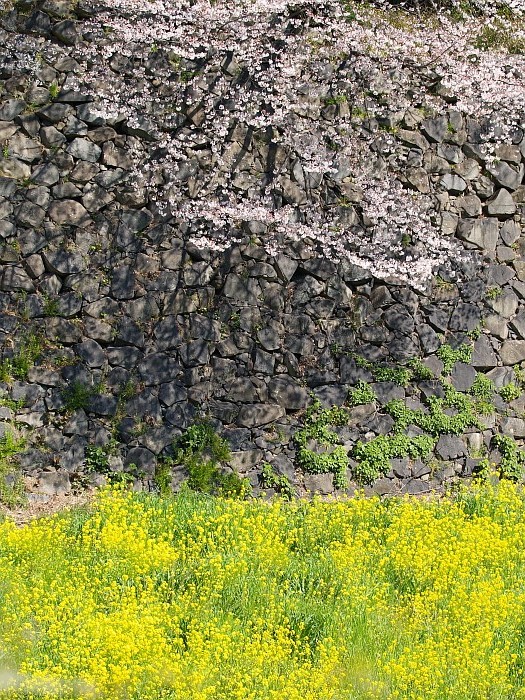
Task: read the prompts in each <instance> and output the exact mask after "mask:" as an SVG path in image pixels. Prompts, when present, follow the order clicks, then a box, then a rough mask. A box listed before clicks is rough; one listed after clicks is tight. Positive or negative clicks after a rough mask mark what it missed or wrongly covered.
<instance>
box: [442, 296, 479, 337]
mask: <svg viewBox="0 0 525 700" xmlns="http://www.w3.org/2000/svg"><path fill="white" fill-rule="evenodd" d="M480 320H481V314H480V310H479V309H478V307H477V306H476V305H475V304H464V303H461V302H460V303H459V304H457V306H456V307H455V309H454V311H453V312H452V315H451V317H450V321H449V324H448V326H449V328H450V330H451V331H463V332H464V333H468V332H469V331H473V330H474V329H475V328H477V327H478V326H479V322H480Z"/></svg>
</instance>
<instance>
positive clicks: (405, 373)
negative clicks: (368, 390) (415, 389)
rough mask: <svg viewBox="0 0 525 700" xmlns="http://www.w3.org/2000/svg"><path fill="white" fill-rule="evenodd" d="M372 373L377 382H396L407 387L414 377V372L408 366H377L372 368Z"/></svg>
mask: <svg viewBox="0 0 525 700" xmlns="http://www.w3.org/2000/svg"><path fill="white" fill-rule="evenodd" d="M372 374H373V375H374V379H375V380H376V381H377V382H394V384H399V385H400V386H403V387H407V386H408V383H409V382H410V380H411V379H412V372H411V371H410V369H408V368H407V367H377V366H376V367H374V368H373V369H372ZM367 403H368V402H367Z"/></svg>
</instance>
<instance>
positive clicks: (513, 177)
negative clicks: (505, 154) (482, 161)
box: [486, 161, 525, 190]
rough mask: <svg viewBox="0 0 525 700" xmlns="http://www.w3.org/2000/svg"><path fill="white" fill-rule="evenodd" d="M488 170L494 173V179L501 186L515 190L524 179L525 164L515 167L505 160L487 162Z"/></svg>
mask: <svg viewBox="0 0 525 700" xmlns="http://www.w3.org/2000/svg"><path fill="white" fill-rule="evenodd" d="M486 167H487V171H488V172H489V173H490V174H491V175H492V177H493V178H494V180H495V181H496V182H497V183H498V185H500V187H506V188H507V189H509V190H515V189H517V187H519V185H521V181H522V180H523V174H524V172H525V168H524V166H523V165H521V166H519V167H513V166H512V165H509V164H508V163H506V162H505V161H499V162H496V163H489V164H487V166H486Z"/></svg>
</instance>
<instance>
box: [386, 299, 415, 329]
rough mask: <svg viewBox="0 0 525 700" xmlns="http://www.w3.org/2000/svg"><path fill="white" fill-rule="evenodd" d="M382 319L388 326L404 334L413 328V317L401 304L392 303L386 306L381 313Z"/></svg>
mask: <svg viewBox="0 0 525 700" xmlns="http://www.w3.org/2000/svg"><path fill="white" fill-rule="evenodd" d="M383 319H384V321H385V324H386V326H387V327H388V328H390V329H392V330H393V331H398V332H399V333H403V334H404V335H410V333H412V332H413V330H414V326H415V322H414V318H413V316H412V315H411V314H410V313H409V312H408V311H407V309H406V308H405V307H404V306H402V305H401V304H394V306H391V307H390V308H388V309H387V310H386V311H385V312H384V314H383Z"/></svg>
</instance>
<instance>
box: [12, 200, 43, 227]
mask: <svg viewBox="0 0 525 700" xmlns="http://www.w3.org/2000/svg"><path fill="white" fill-rule="evenodd" d="M45 215H46V213H45V211H44V209H42V207H39V206H37V205H36V204H33V203H32V202H24V203H23V204H22V205H21V206H20V208H19V209H18V211H17V214H16V216H17V223H18V224H19V225H22V226H29V227H30V228H38V227H39V226H41V225H42V222H43V221H44V217H45Z"/></svg>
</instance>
